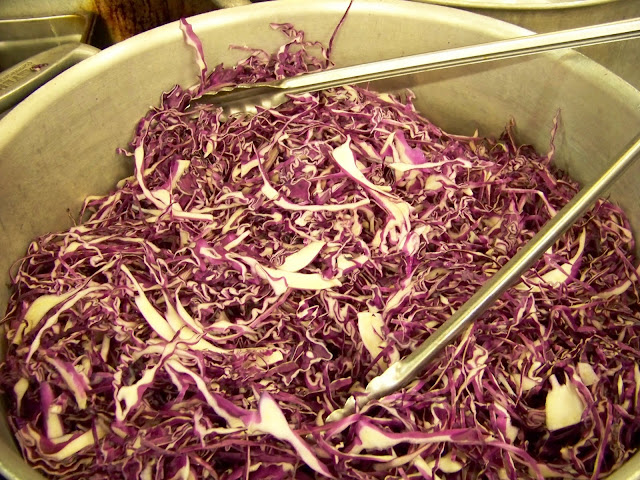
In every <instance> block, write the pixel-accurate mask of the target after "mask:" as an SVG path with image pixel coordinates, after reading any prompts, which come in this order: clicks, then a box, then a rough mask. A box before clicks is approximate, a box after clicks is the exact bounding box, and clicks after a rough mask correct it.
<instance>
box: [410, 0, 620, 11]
mask: <svg viewBox="0 0 640 480" xmlns="http://www.w3.org/2000/svg"><path fill="white" fill-rule="evenodd" d="M418 1H424V2H428V3H435V4H437V5H445V6H447V7H460V8H488V9H503V10H556V9H563V8H579V7H590V6H594V5H602V4H605V3H614V2H619V1H622V0H525V1H520V0H418Z"/></svg>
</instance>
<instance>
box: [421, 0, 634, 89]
mask: <svg viewBox="0 0 640 480" xmlns="http://www.w3.org/2000/svg"><path fill="white" fill-rule="evenodd" d="M418 1H423V2H427V3H433V4H436V5H445V6H448V7H457V8H464V9H465V10H468V11H470V12H474V13H479V14H481V15H488V16H490V17H493V18H497V19H499V20H503V21H505V22H509V23H513V24H515V25H519V26H521V27H524V28H527V29H529V30H532V31H534V32H538V33H544V32H551V31H554V30H562V29H566V28H573V27H583V26H586V25H593V24H596V23H603V22H612V21H615V20H624V19H627V18H633V17H640V0H522V1H521V0H418ZM579 51H580V52H582V53H584V54H585V55H587V56H589V57H590V58H592V59H594V60H595V61H597V62H598V63H600V64H601V65H604V66H605V67H607V68H608V69H609V70H611V71H612V72H613V73H615V74H616V75H618V76H620V77H622V78H624V79H625V80H626V81H627V82H629V83H630V84H631V85H633V86H634V87H636V88H638V89H640V63H638V52H640V40H629V41H625V42H620V43H612V44H607V45H596V46H593V47H587V48H583V49H580V50H579Z"/></svg>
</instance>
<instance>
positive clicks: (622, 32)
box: [190, 18, 640, 115]
mask: <svg viewBox="0 0 640 480" xmlns="http://www.w3.org/2000/svg"><path fill="white" fill-rule="evenodd" d="M638 37H640V18H634V19H630V20H623V21H618V22H611V23H603V24H600V25H594V26H589V27H582V28H574V29H570V30H560V31H557V32H551V33H542V34H537V35H526V36H523V37H516V38H511V39H507V40H499V41H495V42H489V43H482V44H478V45H471V46H467V47H459V48H452V49H448V50H441V51H436V52H428V53H421V54H418V55H411V56H407V57H401V58H393V59H389V60H382V61H378V62H372V63H365V64H362V65H355V66H351V67H343V68H336V69H332V70H323V71H320V72H315V73H308V74H303V75H299V76H297V77H291V78H285V79H282V80H276V81H272V82H266V83H254V84H243V85H237V86H236V85H234V86H230V87H224V88H222V89H220V90H218V91H216V92H206V93H204V94H203V95H202V96H201V97H198V98H194V99H192V100H191V103H190V108H193V107H194V106H196V105H198V104H215V105H217V106H219V107H222V109H223V114H226V115H231V114H233V113H240V112H249V113H255V112H256V111H257V109H256V106H262V107H264V108H272V107H276V106H278V105H280V104H282V103H284V102H286V101H287V99H288V97H287V95H291V94H299V93H306V92H315V91H318V90H324V89H326V88H332V87H339V86H343V85H351V84H358V83H363V82H370V81H374V80H381V79H385V78H391V77H398V76H403V75H410V74H413V73H419V72H424V71H428V70H437V69H442V68H449V67H457V66H462V65H470V64H474V63H481V62H488V61H492V60H501V59H507V58H513V57H520V56H524V55H532V54H534V53H540V52H547V51H551V50H558V49H562V48H575V47H584V46H588V45H597V44H601V43H609V42H616V41H621V40H629V39H633V38H638Z"/></svg>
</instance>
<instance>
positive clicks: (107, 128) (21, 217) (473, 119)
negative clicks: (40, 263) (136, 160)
mask: <svg viewBox="0 0 640 480" xmlns="http://www.w3.org/2000/svg"><path fill="white" fill-rule="evenodd" d="M347 4H348V2H347V0H326V1H299V0H282V1H278V2H266V3H259V4H255V5H251V6H247V7H238V8H234V9H228V10H220V11H216V12H212V13H209V14H204V15H200V16H197V17H193V18H192V20H191V22H192V24H193V26H194V30H195V31H196V32H197V33H198V34H199V35H200V37H201V38H202V40H203V44H204V50H205V52H206V54H207V57H208V61H209V64H210V65H215V64H216V63H218V62H225V63H230V62H233V61H235V60H237V59H238V58H239V56H241V55H242V54H241V53H240V52H238V51H237V50H233V51H230V50H228V49H227V48H226V45H228V44H246V45H255V46H259V47H261V48H264V49H267V50H274V49H275V48H276V47H277V46H278V45H279V44H280V43H281V41H282V38H281V37H280V34H278V33H277V32H274V31H273V30H271V29H270V28H269V27H268V25H269V23H270V22H292V23H293V24H295V25H296V26H298V27H300V28H303V29H304V30H305V31H306V32H307V34H308V37H309V38H312V39H317V40H320V41H323V42H327V41H328V40H329V38H330V36H331V34H332V32H333V30H334V28H335V26H336V24H337V23H338V21H339V19H340V17H341V16H342V14H343V13H344V10H345V8H346V6H347ZM526 33H528V32H527V31H525V30H523V29H521V28H519V27H517V26H514V25H510V24H507V23H503V22H500V21H497V20H494V19H491V18H488V17H484V16H478V15H475V14H472V13H468V12H464V11H460V10H455V9H450V8H445V7H440V6H434V5H427V4H418V3H413V2H406V1H400V0H356V1H355V2H354V4H353V6H352V8H351V11H350V13H349V15H348V17H347V19H346V21H345V23H344V25H343V26H342V29H341V30H340V32H339V34H338V36H337V38H336V42H335V44H334V52H333V58H334V60H335V62H336V63H337V64H338V65H349V64H356V63H362V62H365V61H373V60H378V59H383V58H390V57H393V56H400V55H408V54H414V53H418V52H424V51H429V50H435V49H442V48H446V47H453V46H461V45H466V44H472V43H477V42H483V41H488V40H491V39H497V38H505V37H511V36H516V35H521V34H526ZM198 74H199V72H198V70H197V67H196V65H195V62H194V61H193V53H192V51H191V50H190V49H189V48H188V47H187V46H186V45H185V43H184V40H183V38H182V33H181V32H180V30H179V28H178V26H177V25H176V24H175V23H174V24H170V25H165V26H162V27H159V28H157V29H155V30H151V31H148V32H145V33H142V34H140V35H138V36H135V37H133V38H131V39H128V40H125V41H124V42H121V43H119V44H117V45H115V46H113V47H110V48H107V49H106V50H104V51H102V52H100V53H98V54H97V55H95V56H93V57H91V58H88V59H87V60H84V61H83V62H81V63H80V64H78V65H76V66H74V67H72V68H70V69H69V70H67V71H65V72H64V73H62V74H61V75H60V76H58V77H56V78H55V79H54V80H52V81H51V82H50V83H49V84H47V85H45V86H44V87H42V88H41V89H39V90H38V91H36V92H35V93H34V94H32V95H31V96H29V97H28V98H27V99H26V100H25V101H24V102H22V103H21V104H20V105H18V107H16V108H15V109H13V110H12V111H11V112H10V113H9V114H8V115H7V116H6V117H4V118H3V119H2V120H0V131H1V132H2V135H1V136H0V172H2V173H1V174H0V196H1V199H2V200H1V201H0V233H1V235H0V272H6V271H7V270H8V269H9V268H10V267H11V265H12V262H14V261H15V259H17V258H18V257H19V256H20V255H22V254H23V253H24V251H25V248H26V247H27V245H28V242H29V241H30V240H31V239H32V238H34V237H35V236H37V235H40V234H43V233H45V232H48V231H52V230H60V229H64V228H67V227H69V226H70V223H71V222H70V219H69V215H68V210H70V211H71V212H76V211H77V210H78V208H79V206H80V204H81V202H82V199H83V198H84V197H85V196H86V195H89V194H103V193H106V192H107V191H109V190H110V189H112V188H113V186H114V185H115V183H116V181H117V180H118V179H120V178H122V177H125V176H127V175H129V174H130V173H131V169H132V168H131V162H130V161H129V160H127V159H124V158H122V157H121V156H117V155H116V154H115V149H116V147H119V146H125V145H126V144H127V142H128V141H129V140H130V138H131V136H132V132H133V130H134V127H135V124H136V121H137V120H138V119H139V118H140V117H141V116H142V115H143V114H144V113H145V111H146V110H147V109H148V107H149V105H152V104H155V103H156V102H158V99H159V96H160V92H162V91H163V90H167V89H169V88H171V87H172V86H173V85H174V84H176V83H180V84H183V85H189V84H193V83H195V82H196V79H197V78H198ZM372 87H373V88H376V89H384V90H398V89H403V88H406V87H410V88H412V89H413V90H414V91H415V93H416V94H417V98H418V100H417V106H418V107H419V108H420V109H421V111H422V112H424V114H425V115H427V116H428V117H429V118H431V119H433V120H434V121H435V122H436V123H438V124H440V125H441V126H442V127H444V128H445V129H447V130H449V131H451V132H457V133H467V134H469V133H471V132H473V131H474V130H475V129H476V128H478V129H479V130H480V132H481V133H485V134H489V133H493V134H498V133H500V132H501V131H502V129H503V127H504V125H505V124H506V123H507V121H508V120H509V118H510V117H511V116H513V117H514V118H515V119H516V122H517V124H518V132H519V137H520V140H522V141H525V142H531V143H533V144H534V145H536V146H537V147H538V148H539V149H541V150H543V151H544V150H546V149H547V148H548V145H549V131H550V129H551V124H552V119H553V117H554V115H555V114H556V112H557V111H558V110H560V111H561V120H562V128H561V131H560V133H559V135H558V137H557V139H556V146H557V153H556V164H557V165H558V166H560V167H562V168H565V169H566V170H568V172H569V173H570V174H571V175H572V176H573V177H574V178H576V179H577V180H579V181H582V182H585V181H588V180H590V179H593V178H594V177H595V176H596V175H598V174H599V173H600V172H601V171H602V170H603V168H604V167H605V166H606V165H608V164H609V163H610V161H611V160H612V159H613V158H614V157H615V156H616V155H617V154H618V153H619V152H620V151H621V150H622V148H623V147H624V146H625V145H626V144H627V143H628V142H629V141H630V140H631V139H632V138H633V137H635V136H636V135H637V134H638V132H640V92H638V91H637V90H635V89H634V88H632V87H631V86H630V85H629V84H627V83H626V82H624V81H623V80H621V79H620V78H618V77H615V76H613V75H611V73H610V72H609V71H607V70H606V69H604V68H603V67H602V66H600V65H598V64H597V63H595V62H593V61H591V60H589V59H587V58H586V57H584V56H582V55H580V54H578V53H575V52H571V51H568V52H567V51H564V52H557V53H552V54H545V55H540V56H537V57H527V58H524V59H522V58H521V59H514V60H508V61H501V62H499V63H490V64H482V65H476V66H472V67H465V68H461V69H456V70H446V71H440V72H431V73H424V74H416V75H411V76H408V77H404V78H399V79H393V80H389V81H384V82H379V83H378V84H375V85H373V86H372ZM639 174H640V164H638V165H637V166H636V167H634V168H632V171H630V172H629V173H628V175H626V176H625V177H624V178H622V179H621V180H620V181H618V183H617V184H616V187H615V188H614V189H613V191H612V193H611V197H612V198H613V199H614V200H616V201H619V202H620V203H621V204H622V205H623V206H624V207H625V208H626V210H627V212H628V214H629V216H630V218H631V222H632V224H633V225H634V226H635V228H636V233H638V227H640V201H639V200H640V198H639V194H638V192H639V191H640V189H639V188H638V187H639V184H638V178H640V176H639ZM4 284H6V281H5V282H3V285H4ZM7 297H8V292H7V290H6V288H5V287H2V289H1V290H0V309H2V310H3V311H4V307H5V305H6V301H7ZM0 355H2V352H0ZM0 472H1V473H2V474H4V475H5V477H6V478H7V479H10V480H17V479H20V480H35V479H38V478H41V477H40V476H39V475H38V474H36V473H35V472H34V471H33V470H32V469H30V468H29V467H28V466H27V464H26V463H25V462H24V461H23V460H22V459H21V457H20V455H19V453H18V452H17V450H16V449H15V446H14V444H13V442H12V438H11V434H10V433H9V430H8V427H7V424H6V421H5V420H4V417H2V416H0ZM612 478H613V477H612ZM615 478H616V479H618V480H619V479H622V478H626V479H639V478H640V456H638V457H634V460H632V461H630V462H629V463H628V464H627V467H626V470H623V471H621V472H620V474H619V475H616V476H615Z"/></svg>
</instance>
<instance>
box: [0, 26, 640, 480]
mask: <svg viewBox="0 0 640 480" xmlns="http://www.w3.org/2000/svg"><path fill="white" fill-rule="evenodd" d="M183 27H184V31H185V36H186V38H187V41H188V43H189V44H190V45H192V46H193V47H194V49H195V50H194V51H195V52H196V54H197V59H198V62H199V65H200V66H201V69H202V82H201V83H200V84H199V85H198V86H197V87H195V88H193V89H191V90H182V89H181V88H179V87H176V88H175V89H174V90H173V91H171V92H169V93H166V94H165V95H164V96H163V100H162V105H161V106H160V107H159V108H155V109H153V110H152V111H150V112H149V114H148V115H147V116H146V117H145V118H143V119H142V120H141V121H140V123H139V124H138V127H137V129H136V134H135V138H134V140H133V142H132V144H131V149H130V150H128V151H123V153H124V154H125V155H128V156H130V157H131V158H132V161H133V162H134V166H135V174H134V175H133V176H132V177H130V178H127V179H125V180H123V181H122V182H121V183H120V184H119V185H118V188H117V189H116V190H115V191H114V192H113V193H112V194H110V195H108V196H106V197H99V198H97V197H91V198H88V199H87V200H86V203H85V206H84V209H83V217H84V218H86V221H84V222H83V223H82V224H80V225H78V226H75V227H73V228H71V229H69V230H68V231H65V232H61V233H52V234H48V235H45V236H43V237H41V238H39V239H37V240H36V241H34V242H33V243H32V244H31V245H30V247H29V249H28V253H27V255H26V257H25V258H24V259H22V260H21V261H20V262H19V268H18V271H17V273H16V274H15V275H14V276H13V278H12V287H13V296H12V298H11V301H10V305H9V308H8V311H7V315H6V317H5V319H4V326H5V327H6V328H7V335H6V337H7V340H8V342H9V349H8V353H7V356H6V359H5V361H4V363H3V364H2V366H1V367H0V388H1V389H2V390H3V391H4V392H5V394H6V397H7V399H8V403H9V422H10V424H11V426H12V428H13V430H14V432H15V437H16V439H17V441H18V444H19V445H20V448H21V449H22V452H23V454H24V456H25V458H26V459H27V460H28V461H29V462H30V463H31V464H32V465H33V467H34V468H35V469H36V470H38V471H39V472H41V473H43V474H45V475H46V476H49V477H50V478H65V479H103V478H104V479H106V478H109V479H112V480H115V479H143V480H151V479H182V480H188V479H206V478H212V479H220V480H222V479H224V480H232V479H245V478H251V479H279V478H297V479H312V478H324V477H329V478H345V479H374V478H380V479H383V478H384V479H392V478H394V479H395V478H398V479H400V478H402V479H410V478H426V479H443V478H447V479H476V478H486V479H523V478H538V479H539V478H543V477H557V478H599V477H601V476H604V475H605V474H607V473H609V472H611V471H613V470H615V469H616V468H618V467H619V466H620V465H621V464H622V463H623V462H624V461H625V460H626V459H628V458H629V456H630V455H631V454H632V453H633V452H634V450H635V448H636V447H637V444H638V433H639V430H640V420H639V419H640V401H639V400H640V399H639V391H640V371H639V368H638V361H639V359H640V324H639V321H638V320H639V314H640V310H639V308H638V300H639V299H638V280H637V267H636V266H635V264H636V262H635V259H634V256H633V253H632V252H633V248H634V242H633V239H632V236H631V233H630V229H629V225H628V222H627V219H626V218H625V216H624V214H623V212H622V211H621V210H620V209H619V208H618V207H616V206H615V205H613V204H612V203H610V202H608V201H600V202H598V204H597V205H596V206H595V207H594V208H593V209H592V210H591V211H590V213H589V214H588V215H587V216H586V217H585V218H584V219H583V220H581V221H579V222H578V223H577V224H576V225H575V226H574V227H573V228H572V229H571V230H570V231H569V232H568V233H567V234H566V235H565V236H564V237H563V238H562V240H560V241H559V242H557V244H556V245H555V246H554V247H553V248H552V249H551V250H550V251H549V252H547V254H546V255H545V256H544V258H543V259H542V260H540V261H539V262H538V263H537V265H536V266H535V268H534V269H532V270H531V271H530V272H529V273H528V274H527V275H526V276H525V277H524V278H523V279H522V281H521V283H520V284H518V285H517V286H516V287H514V288H512V289H511V290H509V292H508V293H507V294H505V295H504V296H503V297H502V299H501V300H500V301H499V302H497V304H496V305H495V306H494V307H493V308H491V309H490V311H489V312H488V313H487V314H485V315H484V316H483V317H482V319H481V320H480V321H478V322H477V323H476V324H475V325H473V326H472V327H471V328H470V329H469V330H468V331H467V332H466V333H465V334H464V335H463V338H461V339H460V340H459V341H458V342H456V343H455V344H454V345H451V346H450V347H448V348H447V349H446V351H445V354H444V355H443V356H442V358H441V360H440V361H438V362H435V363H433V364H432V365H431V366H430V367H428V369H427V371H426V372H425V373H424V375H422V376H421V378H420V379H419V380H417V381H415V382H414V383H412V384H411V385H409V386H408V387H407V388H405V389H403V390H402V391H401V392H398V393H396V394H394V395H390V396H388V397H386V398H383V399H381V400H379V401H374V402H371V403H370V404H368V405H367V406H366V407H364V408H363V409H362V410H361V411H359V412H357V413H356V414H353V415H351V416H348V417H347V418H345V419H343V420H341V421H338V422H332V423H326V424H325V422H324V420H323V419H326V416H327V414H328V413H329V412H331V411H333V410H335V409H336V408H340V407H341V406H342V405H343V404H344V402H345V400H347V398H348V397H350V396H351V395H353V394H354V393H357V392H359V391H362V390H363V386H364V385H366V383H367V382H368V380H370V379H371V378H372V377H373V376H375V375H378V374H380V373H381V372H382V371H383V369H384V368H385V367H386V366H387V365H389V364H390V363H392V362H393V361H395V360H397V359H398V358H400V357H402V356H403V355H406V354H407V353H409V352H410V351H411V350H412V348H414V347H415V346H416V345H418V344H419V343H420V342H422V341H423V340H424V339H425V338H427V337H428V336H429V335H430V334H431V333H432V332H433V331H434V330H435V329H436V328H437V327H438V326H439V325H440V324H441V323H442V322H444V321H445V320H446V319H447V318H448V317H449V316H450V315H451V314H452V312H454V311H455V310H456V309H457V308H459V307H460V306H461V305H462V304H463V303H464V302H465V301H466V300H467V299H468V298H469V297H470V296H471V295H472V294H473V293H474V292H475V291H476V290H477V289H478V287H479V286H480V285H481V284H482V283H483V282H484V281H485V280H486V279H487V278H489V277H490V276H491V275H492V274H494V273H495V272H496V271H497V270H498V269H499V268H500V266H501V265H503V264H504V263H505V262H506V261H507V260H508V259H509V258H510V257H511V256H513V254H514V253H515V252H516V251H517V249H518V248H519V247H520V246H522V245H523V244H524V243H525V242H526V241H527V240H529V239H530V238H531V237H532V236H533V235H534V234H535V233H536V232H537V231H538V230H539V229H540V227H541V226H542V225H543V224H544V223H545V222H546V221H547V220H548V219H549V218H551V217H552V216H553V215H554V214H555V213H556V211H557V210H558V209H559V208H561V207H562V206H563V205H564V204H565V203H566V202H567V201H568V200H569V199H570V198H571V196H572V195H574V193H575V192H576V189H577V185H576V183H575V182H573V181H571V180H570V179H569V178H567V176H566V175H565V174H563V173H562V172H560V171H558V170H556V169H554V168H553V167H552V166H551V159H552V153H553V152H552V151H551V152H550V153H549V154H547V155H540V154H538V153H536V152H535V151H534V150H533V148H532V147H530V146H527V145H519V144H518V143H517V142H516V140H515V138H514V129H513V125H509V127H508V128H507V130H506V132H505V133H504V135H502V136H501V137H500V138H499V139H497V140H493V139H488V138H480V137H477V136H472V137H462V136H456V135H451V134H448V133H445V132H443V131H442V130H441V129H440V128H438V127H437V126H435V125H434V124H432V123H430V122H429V121H428V120H426V119H425V118H424V117H422V116H421V115H420V114H419V113H418V112H416V110H415V108H414V106H413V104H412V97H411V95H410V94H408V95H407V98H406V99H404V100H402V101H401V100H400V99H399V98H397V97H394V96H391V95H386V94H377V93H374V92H371V91H368V90H366V89H362V88H352V87H347V88H339V89H332V90H328V91H324V92H321V93H317V94H316V93H314V94H304V95H296V96H293V97H292V98H291V100H290V101H289V102H288V103H286V104H284V105H282V106H280V107H278V108H276V109H272V110H263V109H261V110H259V112H258V114H257V115H254V116H247V115H237V116H233V117H231V118H230V119H228V120H227V121H221V118H220V112H219V111H217V110H216V108H215V107H210V106H199V107H197V109H196V110H195V111H185V107H186V105H187V104H188V102H189V100H190V98H191V96H192V95H197V94H199V93H200V92H201V91H203V90H207V89H211V88H220V87H221V86H225V85H231V84H236V83H246V82H256V81H262V80H269V79H272V78H276V77H278V78H280V77H284V76H290V75H295V74H299V73H301V72H304V71H307V70H313V69H318V68H326V67H327V66H328V56H327V54H326V50H324V48H323V47H322V46H321V45H319V44H316V43H310V42H307V41H306V40H305V39H304V36H303V33H302V32H301V31H297V30H295V29H294V28H293V27H292V26H291V25H278V26H275V28H278V29H280V30H281V31H283V32H284V33H285V34H286V35H287V36H288V40H287V43H286V44H285V45H284V46H283V47H282V48H281V49H280V50H279V51H278V52H277V53H276V54H275V55H269V54H267V53H266V52H263V51H260V50H255V51H251V52H250V56H249V57H248V58H247V59H246V60H245V61H243V62H241V63H240V64H238V65H237V66H235V67H232V68H224V67H222V66H218V67H216V68H215V69H214V70H213V71H209V70H208V68H207V65H206V63H205V62H204V59H203V55H202V47H201V44H200V42H199V40H198V38H197V37H196V36H195V34H194V33H193V31H192V30H191V28H190V26H188V24H187V23H186V22H183ZM314 49H319V50H318V51H317V53H315V54H314V53H313V51H314ZM554 128H555V127H554Z"/></svg>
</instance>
